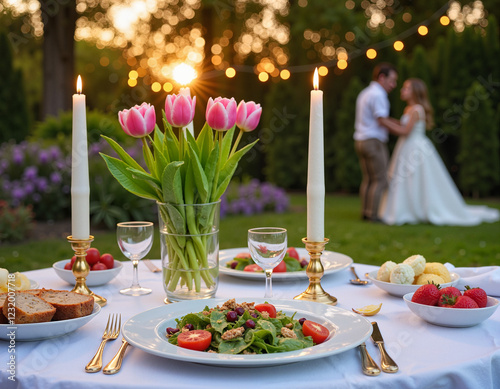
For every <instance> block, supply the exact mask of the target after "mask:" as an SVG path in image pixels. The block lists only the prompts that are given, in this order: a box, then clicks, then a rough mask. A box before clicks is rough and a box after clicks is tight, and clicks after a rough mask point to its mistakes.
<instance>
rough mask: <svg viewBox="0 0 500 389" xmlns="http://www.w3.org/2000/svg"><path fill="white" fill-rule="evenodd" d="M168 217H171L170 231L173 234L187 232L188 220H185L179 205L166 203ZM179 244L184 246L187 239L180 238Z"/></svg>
mask: <svg viewBox="0 0 500 389" xmlns="http://www.w3.org/2000/svg"><path fill="white" fill-rule="evenodd" d="M165 206H166V207H167V212H168V217H169V218H170V221H171V223H170V227H171V230H170V231H169V232H170V233H171V234H179V235H184V234H186V222H185V220H184V216H183V215H182V214H181V213H180V212H179V210H178V209H177V207H176V206H175V205H174V204H170V203H166V204H165ZM178 243H179V246H181V248H184V245H185V240H181V239H178Z"/></svg>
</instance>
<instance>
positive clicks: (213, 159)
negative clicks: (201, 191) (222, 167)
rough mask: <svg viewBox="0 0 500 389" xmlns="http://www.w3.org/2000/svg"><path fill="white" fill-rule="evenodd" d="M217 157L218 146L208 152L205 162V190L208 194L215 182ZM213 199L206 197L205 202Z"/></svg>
mask: <svg viewBox="0 0 500 389" xmlns="http://www.w3.org/2000/svg"><path fill="white" fill-rule="evenodd" d="M218 159H219V147H214V148H213V149H212V151H211V152H210V156H209V157H208V160H207V163H206V164H205V175H206V177H207V185H208V186H207V191H208V193H209V194H211V193H212V187H213V186H214V185H215V184H216V183H214V178H215V173H216V169H217V160H218ZM211 201H215V200H213V199H207V202H211Z"/></svg>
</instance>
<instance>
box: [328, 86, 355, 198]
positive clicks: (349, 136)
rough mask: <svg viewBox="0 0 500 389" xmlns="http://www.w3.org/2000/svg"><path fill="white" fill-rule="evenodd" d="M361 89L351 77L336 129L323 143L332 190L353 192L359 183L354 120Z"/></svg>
mask: <svg viewBox="0 0 500 389" xmlns="http://www.w3.org/2000/svg"><path fill="white" fill-rule="evenodd" d="M362 89H363V84H362V83H361V80H360V79H359V78H358V77H353V78H352V79H351V82H350V83H349V86H348V88H347V91H346V93H344V95H343V97H342V101H341V103H340V109H339V110H338V112H337V120H336V122H337V129H336V131H335V134H334V136H333V137H332V138H331V140H330V141H328V140H326V141H325V151H326V152H325V159H326V162H325V164H326V165H327V166H331V167H332V168H331V170H333V174H328V172H327V174H326V177H327V181H328V176H329V175H330V176H332V180H331V181H332V182H334V183H335V186H334V189H335V190H340V191H343V192H348V193H349V192H350V193H352V192H355V191H357V190H358V188H359V183H360V181H361V171H360V168H359V161H358V157H357V156H356V153H355V152H354V139H353V133H354V119H355V108H356V99H357V97H358V94H359V92H361V90H362Z"/></svg>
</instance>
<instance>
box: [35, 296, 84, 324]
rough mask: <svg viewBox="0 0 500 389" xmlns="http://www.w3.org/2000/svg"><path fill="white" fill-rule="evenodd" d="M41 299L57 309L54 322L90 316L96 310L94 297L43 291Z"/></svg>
mask: <svg viewBox="0 0 500 389" xmlns="http://www.w3.org/2000/svg"><path fill="white" fill-rule="evenodd" d="M39 296H40V298H42V299H43V300H45V301H46V302H47V303H49V304H51V305H53V306H54V307H55V308H56V313H55V315H54V317H53V318H52V320H68V319H74V318H77V317H83V316H87V315H90V314H91V313H92V311H93V310H94V297H92V296H87V295H84V294H81V293H76V292H69V291H65V290H51V289H42V290H41V291H40V295H39Z"/></svg>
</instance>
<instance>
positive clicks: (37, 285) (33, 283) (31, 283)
mask: <svg viewBox="0 0 500 389" xmlns="http://www.w3.org/2000/svg"><path fill="white" fill-rule="evenodd" d="M29 281H30V289H38V287H39V286H40V284H39V283H38V282H36V281H33V280H29Z"/></svg>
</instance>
